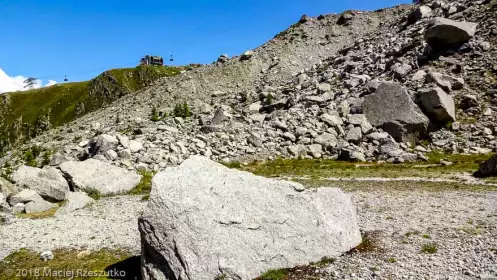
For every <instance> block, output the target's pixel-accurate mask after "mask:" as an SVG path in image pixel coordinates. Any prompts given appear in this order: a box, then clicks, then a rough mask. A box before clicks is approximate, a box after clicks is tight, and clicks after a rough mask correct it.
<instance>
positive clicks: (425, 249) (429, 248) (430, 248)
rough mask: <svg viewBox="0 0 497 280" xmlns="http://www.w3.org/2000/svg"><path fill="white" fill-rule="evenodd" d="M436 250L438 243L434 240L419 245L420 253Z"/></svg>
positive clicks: (433, 252)
mask: <svg viewBox="0 0 497 280" xmlns="http://www.w3.org/2000/svg"><path fill="white" fill-rule="evenodd" d="M437 251H438V244H437V243H435V242H431V243H425V244H423V246H421V253H425V254H435V253H436V252H437Z"/></svg>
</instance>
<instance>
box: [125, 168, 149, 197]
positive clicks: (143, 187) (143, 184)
mask: <svg viewBox="0 0 497 280" xmlns="http://www.w3.org/2000/svg"><path fill="white" fill-rule="evenodd" d="M140 174H141V175H142V179H141V181H140V183H138V185H137V186H136V187H135V188H134V189H132V190H131V191H129V193H128V194H131V195H144V197H145V196H148V197H150V191H151V190H152V178H154V175H155V173H154V172H151V171H141V172H140ZM144 200H145V199H144ZM146 200H148V198H147V199H146Z"/></svg>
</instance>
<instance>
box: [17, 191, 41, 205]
mask: <svg viewBox="0 0 497 280" xmlns="http://www.w3.org/2000/svg"><path fill="white" fill-rule="evenodd" d="M36 200H43V198H42V197H41V196H40V195H39V194H38V193H37V192H36V191H34V190H28V189H25V190H22V191H21V192H20V193H18V194H16V195H13V196H11V197H10V198H9V204H10V205H11V206H14V205H16V204H18V203H28V202H31V201H36Z"/></svg>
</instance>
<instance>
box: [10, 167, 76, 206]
mask: <svg viewBox="0 0 497 280" xmlns="http://www.w3.org/2000/svg"><path fill="white" fill-rule="evenodd" d="M12 179H14V181H15V182H16V183H17V184H18V185H19V186H21V187H23V188H27V189H30V190H35V191H36V192H37V193H38V194H39V195H41V196H42V197H43V198H45V199H47V200H49V201H63V200H65V199H66V194H67V193H68V192H69V185H68V184H67V181H66V180H65V179H64V177H63V176H62V173H60V171H59V170H57V169H55V168H53V167H46V168H44V169H40V168H35V167H30V166H25V165H23V166H21V167H19V169H17V171H16V172H14V174H13V175H12Z"/></svg>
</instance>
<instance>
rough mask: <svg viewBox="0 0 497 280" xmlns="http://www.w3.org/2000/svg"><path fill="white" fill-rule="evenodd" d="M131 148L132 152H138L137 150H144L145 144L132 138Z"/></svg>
mask: <svg viewBox="0 0 497 280" xmlns="http://www.w3.org/2000/svg"><path fill="white" fill-rule="evenodd" d="M129 150H130V151H131V153H137V152H139V151H141V150H143V144H142V143H140V142H138V141H135V140H130V141H129Z"/></svg>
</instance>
